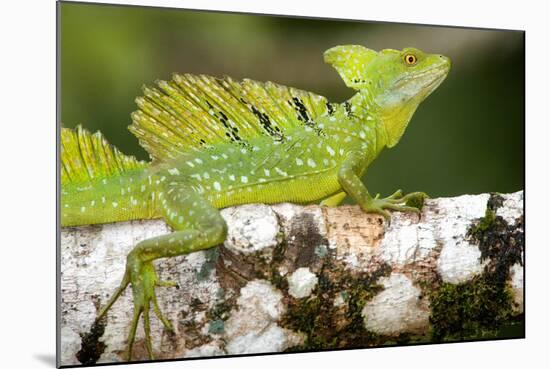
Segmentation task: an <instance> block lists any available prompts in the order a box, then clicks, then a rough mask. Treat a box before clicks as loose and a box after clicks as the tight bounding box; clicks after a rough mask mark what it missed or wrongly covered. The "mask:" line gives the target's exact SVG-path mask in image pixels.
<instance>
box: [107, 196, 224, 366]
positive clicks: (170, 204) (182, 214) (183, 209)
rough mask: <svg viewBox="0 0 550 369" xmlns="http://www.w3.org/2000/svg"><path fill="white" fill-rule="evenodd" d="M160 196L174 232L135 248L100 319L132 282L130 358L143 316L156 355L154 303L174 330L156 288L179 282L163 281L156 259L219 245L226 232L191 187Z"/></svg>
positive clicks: (214, 212) (147, 341)
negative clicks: (152, 325)
mask: <svg viewBox="0 0 550 369" xmlns="http://www.w3.org/2000/svg"><path fill="white" fill-rule="evenodd" d="M170 190H171V191H170ZM157 197H158V198H159V199H160V200H159V202H160V204H161V210H162V212H163V217H164V219H165V220H166V222H167V223H168V224H169V225H170V226H171V227H172V228H173V229H174V230H175V232H173V233H170V234H166V235H162V236H158V237H154V238H150V239H147V240H144V241H142V242H140V243H138V244H137V245H136V247H134V249H133V250H132V251H131V252H130V253H129V254H128V257H127V259H126V271H125V274H124V277H123V279H122V282H121V284H120V287H119V288H118V289H117V290H116V291H115V293H114V294H113V296H112V297H111V298H110V299H109V301H108V302H107V304H106V305H105V306H104V307H103V308H102V309H101V311H100V313H99V315H98V318H97V319H98V320H99V319H101V318H102V317H103V315H104V314H105V313H106V312H107V311H108V310H109V308H110V307H111V306H112V304H113V303H114V302H115V301H116V300H117V299H118V297H119V296H120V295H121V294H122V292H123V291H124V290H125V289H126V287H127V286H128V285H131V287H132V294H133V299H134V314H133V319H132V323H131V325H130V330H129V333H128V349H127V352H126V355H127V360H128V361H130V360H131V359H132V347H133V343H134V339H135V334H136V329H137V325H138V323H139V319H140V317H141V316H143V326H144V330H145V346H146V348H147V352H148V354H149V357H150V358H151V359H153V358H154V356H153V349H152V344H151V334H150V331H151V329H150V318H149V310H150V307H151V306H152V308H153V311H154V313H155V314H156V315H157V317H158V318H159V319H160V321H161V322H162V323H163V324H164V326H165V327H166V328H167V329H169V330H173V329H172V325H171V324H170V322H169V321H168V319H166V317H165V316H164V315H163V314H162V312H161V310H160V308H159V305H158V302H157V297H156V293H155V288H156V287H157V286H160V287H168V286H176V284H175V283H173V282H163V281H160V280H159V279H158V277H157V273H156V271H155V267H154V265H153V261H154V260H156V259H159V258H164V257H173V256H177V255H183V254H189V253H191V252H194V251H199V250H204V249H207V248H210V247H213V246H216V245H219V244H221V243H223V241H224V240H225V237H226V234H227V226H226V224H225V221H224V220H223V218H222V217H221V215H220V212H219V211H218V209H216V208H215V207H213V206H212V205H211V204H210V203H209V202H208V201H206V200H205V199H203V198H201V197H200V196H198V195H196V194H195V193H193V192H192V190H191V189H190V188H188V187H177V186H173V187H172V188H166V189H165V190H164V191H158V192H157Z"/></svg>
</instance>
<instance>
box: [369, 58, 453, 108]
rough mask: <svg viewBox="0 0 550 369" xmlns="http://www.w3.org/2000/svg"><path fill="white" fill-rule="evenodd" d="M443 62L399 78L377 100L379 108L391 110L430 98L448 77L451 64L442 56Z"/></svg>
mask: <svg viewBox="0 0 550 369" xmlns="http://www.w3.org/2000/svg"><path fill="white" fill-rule="evenodd" d="M440 59H441V61H440V62H439V63H437V64H435V65H432V66H431V67H429V68H426V69H424V70H420V71H416V72H414V73H409V74H406V75H403V76H401V77H399V78H398V79H397V80H396V81H395V82H394V83H393V84H392V86H391V88H389V89H388V90H387V91H386V92H385V93H384V94H381V95H380V96H379V97H378V98H377V102H378V104H379V106H381V107H386V108H389V109H393V108H397V107H403V106H406V105H409V103H413V102H414V104H419V103H420V102H422V101H423V100H424V99H425V98H426V97H428V96H429V95H430V94H431V93H432V92H433V91H434V90H435V89H436V88H437V87H438V86H439V85H440V84H441V83H442V82H443V80H444V79H445V77H447V74H448V73H449V70H450V67H451V62H450V60H449V59H448V58H446V57H444V56H441V57H440Z"/></svg>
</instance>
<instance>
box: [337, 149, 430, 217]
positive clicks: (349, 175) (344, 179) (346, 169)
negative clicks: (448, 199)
mask: <svg viewBox="0 0 550 369" xmlns="http://www.w3.org/2000/svg"><path fill="white" fill-rule="evenodd" d="M365 160H366V159H365V156H364V154H361V153H358V152H352V153H350V154H349V155H348V157H347V158H346V159H345V160H344V161H343V162H342V165H341V166H340V169H339V170H338V182H339V183H340V185H341V186H342V188H343V189H344V191H346V193H347V194H348V195H350V196H351V197H352V198H353V199H354V200H355V201H356V202H357V203H358V204H359V206H361V208H362V209H363V210H364V211H366V212H368V213H377V214H380V215H382V216H384V218H386V219H389V218H390V216H391V214H390V212H389V211H388V210H386V209H389V210H397V211H413V212H416V213H418V212H420V210H419V209H418V208H416V207H413V206H407V205H404V204H405V203H407V201H409V200H412V199H418V198H426V197H428V196H427V195H426V194H425V193H423V192H412V193H410V194H408V195H405V196H403V194H402V192H401V190H397V191H395V192H394V193H393V194H392V195H390V196H388V197H386V198H380V195H379V194H377V195H376V196H375V197H372V196H371V195H370V194H369V192H368V191H367V188H366V187H365V185H364V184H363V182H361V179H360V177H359V175H360V173H361V168H362V167H363V166H364V163H365Z"/></svg>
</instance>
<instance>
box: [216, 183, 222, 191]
mask: <svg viewBox="0 0 550 369" xmlns="http://www.w3.org/2000/svg"><path fill="white" fill-rule="evenodd" d="M214 189H215V190H216V191H221V190H222V186H221V185H220V183H219V182H214Z"/></svg>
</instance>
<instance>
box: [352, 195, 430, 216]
mask: <svg viewBox="0 0 550 369" xmlns="http://www.w3.org/2000/svg"><path fill="white" fill-rule="evenodd" d="M427 198H429V197H428V195H427V194H425V193H424V192H411V193H409V194H407V195H405V196H403V192H402V191H401V190H397V191H395V192H394V193H393V194H392V195H390V196H388V197H386V198H383V199H381V198H380V194H377V195H376V196H375V197H374V198H373V199H371V201H369V202H367V204H365V205H364V206H362V208H363V210H365V211H366V212H368V213H376V214H380V215H382V216H383V217H384V218H386V219H390V217H391V214H390V212H389V211H388V210H395V211H411V212H414V213H420V209H421V208H422V205H423V203H424V199H427ZM386 209H388V210H386Z"/></svg>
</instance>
